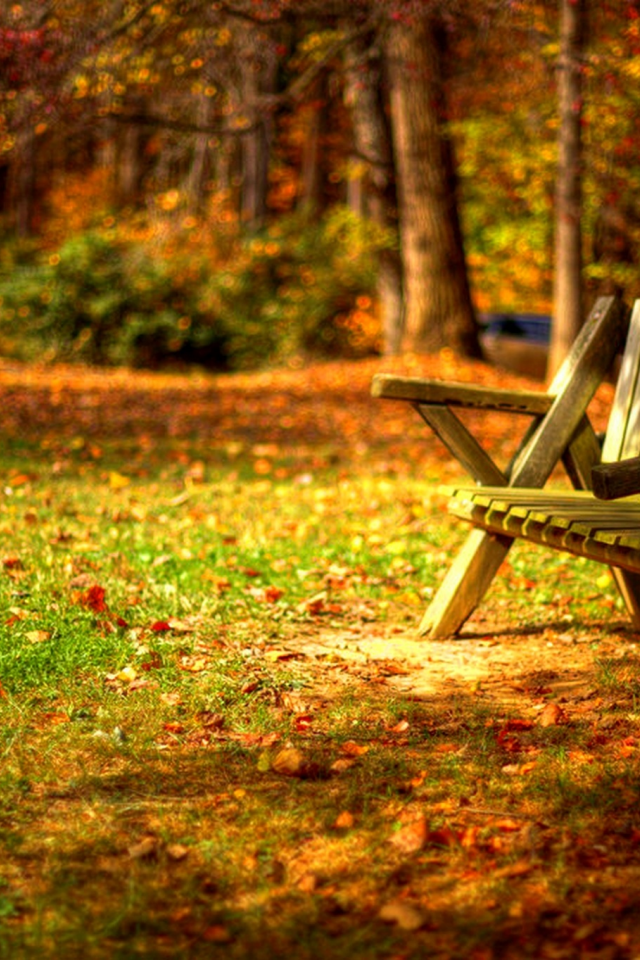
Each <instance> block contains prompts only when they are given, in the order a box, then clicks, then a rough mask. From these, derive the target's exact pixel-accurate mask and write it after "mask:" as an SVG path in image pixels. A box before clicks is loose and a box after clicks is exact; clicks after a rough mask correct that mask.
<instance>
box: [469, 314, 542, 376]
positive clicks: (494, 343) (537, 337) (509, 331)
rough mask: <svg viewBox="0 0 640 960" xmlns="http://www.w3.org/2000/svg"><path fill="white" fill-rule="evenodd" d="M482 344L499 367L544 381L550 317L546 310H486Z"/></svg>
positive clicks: (487, 356) (482, 321) (481, 332)
mask: <svg viewBox="0 0 640 960" xmlns="http://www.w3.org/2000/svg"><path fill="white" fill-rule="evenodd" d="M479 319H480V344H481V346H482V351H483V354H484V356H485V359H486V360H487V361H488V362H489V363H491V364H493V365H494V366H496V367H504V368H505V369H506V370H512V371H514V372H515V373H521V374H524V375H525V376H527V377H532V378H533V379H536V380H544V378H545V375H546V370H547V360H548V357H549V343H550V340H551V317H549V316H547V315H546V314H543V313H485V314H482V315H481V316H480V318H479Z"/></svg>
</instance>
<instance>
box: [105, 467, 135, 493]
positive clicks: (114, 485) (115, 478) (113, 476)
mask: <svg viewBox="0 0 640 960" xmlns="http://www.w3.org/2000/svg"><path fill="white" fill-rule="evenodd" d="M130 483H131V479H130V477H125V476H124V474H122V473H118V472H117V471H116V470H112V471H111V473H110V474H109V486H110V487H111V489H112V490H122V488H123V487H128V486H129V484H130Z"/></svg>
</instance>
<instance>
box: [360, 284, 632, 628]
mask: <svg viewBox="0 0 640 960" xmlns="http://www.w3.org/2000/svg"><path fill="white" fill-rule="evenodd" d="M627 331H628V336H627V337H626V346H625V349H624V355H623V360H622V366H621V368H620V374H619V376H618V382H617V387H616V392H615V397H614V402H613V406H612V410H611V415H610V419H609V425H608V428H607V433H606V437H605V440H604V445H603V446H602V448H601V446H600V444H599V442H598V439H597V437H596V434H595V432H594V430H593V427H592V426H591V424H590V422H589V419H588V417H587V412H586V411H587V406H588V404H589V402H590V400H591V398H592V397H593V394H594V393H595V391H596V389H597V387H598V386H599V384H600V383H601V381H602V380H603V378H604V377H605V375H606V374H607V372H608V371H609V369H610V368H611V366H612V364H613V360H614V357H615V356H616V353H617V352H618V350H619V349H620V348H621V347H622V346H623V345H624V342H625V336H626V334H627ZM639 369H640V302H637V303H636V305H635V307H634V310H633V314H632V317H631V322H630V324H629V322H628V312H627V310H626V309H625V307H624V305H623V304H622V303H621V302H620V301H619V300H618V299H616V298H613V297H607V298H601V299H600V300H598V302H597V303H596V305H595V307H594V308H593V310H592V311H591V314H590V316H589V318H588V320H587V322H586V324H585V326H584V327H583V329H582V330H581V332H580V334H579V336H578V337H577V339H576V341H575V343H574V345H573V347H572V349H571V351H570V354H569V356H568V357H567V358H566V360H565V362H564V363H563V365H562V367H561V368H560V370H559V371H558V373H557V374H556V376H555V377H554V379H553V382H552V383H551V385H550V387H549V389H548V391H547V392H546V393H543V392H538V391H521V390H518V391H513V390H499V389H484V388H478V387H470V386H467V385H465V384H457V383H445V382H443V381H435V380H423V379H420V378H415V377H395V376H387V375H378V376H376V377H374V380H373V385H372V394H373V396H374V397H381V398H386V399H390V400H396V401H402V402H406V403H410V404H411V405H412V406H413V407H415V409H416V410H417V411H418V413H419V414H420V415H421V417H422V418H423V419H424V420H425V422H426V423H427V424H428V425H429V426H430V427H431V428H432V429H433V430H434V432H435V433H436V434H437V435H438V436H439V437H440V439H441V440H442V441H443V442H444V443H445V444H446V446H447V447H448V449H449V450H450V452H451V453H452V454H453V456H454V457H456V459H457V460H458V461H459V462H460V463H461V464H462V465H463V466H464V467H465V468H466V469H467V471H468V472H469V473H470V474H471V476H472V477H473V479H474V480H475V481H476V484H477V486H475V487H466V486H463V485H460V486H459V487H455V488H453V489H450V490H449V493H450V497H451V499H450V502H449V508H450V510H451V511H452V512H453V513H454V514H455V515H457V516H459V517H461V518H463V519H465V520H468V521H469V522H470V523H471V524H472V525H473V530H472V531H471V534H470V535H469V537H468V539H467V541H466V543H465V544H464V545H463V547H462V549H461V550H460V552H459V554H458V556H457V557H456V559H455V560H454V562H453V564H452V566H451V568H450V569H449V571H448V573H447V575H446V576H445V578H444V580H443V582H442V584H441V586H440V588H439V590H438V592H437V593H436V595H435V597H434V599H433V600H432V602H431V604H430V606H429V608H428V610H427V612H426V614H425V616H424V619H423V621H422V623H421V625H420V632H421V633H423V634H429V635H430V636H431V637H433V638H441V637H446V636H451V635H453V634H455V633H456V632H457V631H458V630H459V629H460V627H461V626H462V624H463V623H464V622H465V621H466V620H467V618H468V617H469V616H470V614H471V613H472V611H473V610H474V609H475V607H476V606H477V605H478V603H479V602H480V600H481V599H482V597H483V596H484V594H485V593H486V591H487V589H488V588H489V586H490V584H491V581H492V580H493V577H494V576H495V574H496V572H497V570H498V568H499V566H500V564H501V563H502V561H503V560H504V558H505V556H506V554H507V552H508V550H509V548H510V546H511V544H512V543H513V541H514V539H515V538H516V537H524V538H526V539H529V540H533V541H535V542H538V543H543V544H546V545H547V546H549V547H553V548H554V549H562V550H569V551H570V552H573V553H578V554H579V555H581V556H587V557H590V558H592V559H596V560H600V561H602V562H606V563H608V564H610V565H612V569H613V573H614V576H615V579H616V583H617V585H618V587H619V589H620V591H621V593H622V596H623V597H624V600H625V603H626V606H627V609H628V611H629V614H630V616H631V618H632V620H633V622H634V625H635V626H637V627H639V628H640V504H637V503H633V502H629V501H625V502H624V503H621V504H614V505H612V504H609V503H606V502H604V501H602V500H598V499H596V497H595V496H594V494H593V493H591V492H589V491H590V489H591V486H592V482H593V481H595V482H596V483H597V484H598V485H599V489H600V491H601V492H606V491H607V490H611V489H612V485H613V491H614V493H615V491H616V490H617V489H619V487H620V482H621V481H620V475H619V473H618V474H617V475H615V474H614V473H612V472H611V471H610V472H609V473H607V472H606V471H607V468H606V466H605V465H606V464H607V463H610V462H614V461H621V460H625V459H628V458H631V457H632V456H635V455H636V454H640V376H639ZM461 408H476V409H477V408H483V409H488V410H499V411H503V412H504V411H508V412H511V413H514V414H527V415H529V416H530V417H531V418H532V419H531V425H530V427H529V429H528V431H527V432H526V434H525V436H524V438H523V440H522V443H521V444H520V447H519V448H518V450H517V452H516V454H515V456H514V458H513V460H512V462H511V464H510V465H509V467H508V468H507V469H506V470H504V471H503V470H501V469H500V468H499V467H498V466H497V464H496V463H495V462H494V460H493V459H492V458H491V457H490V456H489V455H488V454H487V452H486V451H485V450H484V449H483V448H482V447H481V445H480V444H479V443H478V442H477V440H476V439H475V438H474V437H473V436H472V435H471V433H470V432H469V430H468V429H467V427H466V426H465V425H464V424H463V423H462V422H461V420H460V419H459V417H457V416H456V410H457V409H461ZM559 462H562V463H563V464H564V466H565V468H566V469H567V472H568V474H569V477H570V479H571V481H572V483H573V486H574V487H575V488H576V489H575V491H568V492H567V493H566V494H562V495H558V493H557V492H556V493H553V491H547V490H543V487H544V485H545V483H546V481H547V480H548V478H549V476H550V475H551V473H552V471H553V470H554V468H555V467H556V466H557V464H558V463H559ZM598 464H602V466H597V465H598ZM594 467H596V469H595V471H594V472H593V480H592V470H593V468H594ZM636 476H637V477H640V466H638V465H637V474H636ZM638 486H640V483H639V484H638Z"/></svg>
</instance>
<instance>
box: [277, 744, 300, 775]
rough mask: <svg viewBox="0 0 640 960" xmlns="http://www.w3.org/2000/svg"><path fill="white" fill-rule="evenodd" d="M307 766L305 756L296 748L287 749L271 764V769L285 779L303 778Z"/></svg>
mask: <svg viewBox="0 0 640 960" xmlns="http://www.w3.org/2000/svg"><path fill="white" fill-rule="evenodd" d="M305 766H306V764H305V758H304V755H303V753H302V752H301V751H300V750H297V749H296V747H285V748H284V750H280V751H279V753H277V754H276V756H275V757H274V759H273V760H272V762H271V769H272V770H273V771H275V773H279V774H281V775H282V776H283V777H302V776H304V772H305Z"/></svg>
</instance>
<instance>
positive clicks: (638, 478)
mask: <svg viewBox="0 0 640 960" xmlns="http://www.w3.org/2000/svg"><path fill="white" fill-rule="evenodd" d="M591 482H592V484H593V492H594V494H595V496H596V497H597V498H598V500H618V499H619V498H620V497H630V496H632V495H633V494H634V493H640V457H631V458H630V459H628V460H618V461H616V462H615V463H600V464H598V466H597V467H594V468H593V470H592V471H591Z"/></svg>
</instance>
